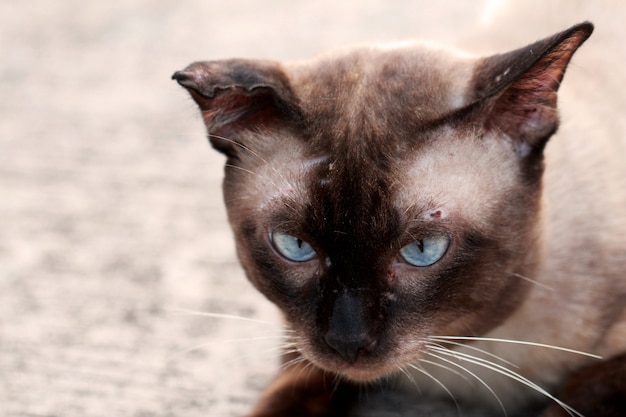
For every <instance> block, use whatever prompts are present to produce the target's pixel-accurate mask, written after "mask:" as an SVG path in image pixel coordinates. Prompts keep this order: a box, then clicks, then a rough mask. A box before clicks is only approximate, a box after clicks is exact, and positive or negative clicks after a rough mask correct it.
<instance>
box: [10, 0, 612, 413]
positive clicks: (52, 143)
mask: <svg viewBox="0 0 626 417" xmlns="http://www.w3.org/2000/svg"><path fill="white" fill-rule="evenodd" d="M540 3H541V4H542V6H541V8H538V9H536V8H532V10H531V11H526V12H524V13H525V14H524V13H520V14H519V15H516V17H515V19H513V20H515V22H516V23H515V24H511V20H509V21H508V22H509V23H508V24H507V25H498V21H497V19H496V21H494V20H493V19H490V18H491V17H493V16H496V17H497V16H499V14H498V12H497V10H495V9H494V10H495V11H494V12H493V13H492V12H491V10H492V9H489V8H487V6H496V5H497V4H499V2H497V1H486V2H478V1H477V2H465V1H454V2H434V1H409V0H405V1H394V2H388V1H383V0H380V1H376V0H359V1H344V2H341V1H336V0H317V1H314V2H313V1H311V2H299V1H291V0H271V1H253V0H230V1H216V0H208V1H201V0H193V1H187V2H169V1H164V0H124V1H122V0H109V1H100V2H86V1H79V0H58V1H49V0H29V1H3V2H1V3H0V416H21V417H26V416H29V417H35V416H36V417H44V416H45V417H53V416H54V417H74V416H80V417H96V416H130V417H148V416H159V417H164V416H184V417H194V416H220V417H222V416H240V415H242V414H243V413H245V411H246V410H247V409H248V408H249V406H250V404H251V402H252V401H253V399H254V398H255V396H256V395H257V394H258V391H259V390H260V389H261V388H262V387H263V385H264V384H265V383H266V381H267V380H268V378H269V377H270V376H271V374H272V372H273V370H274V369H275V367H276V359H277V352H276V350H275V347H276V345H277V342H276V339H272V338H271V336H277V335H279V334H280V326H279V324H278V322H279V321H278V315H277V313H276V311H275V310H274V308H273V307H272V306H271V305H270V304H269V303H268V302H266V301H265V300H264V299H262V297H261V296H260V295H258V294H257V293H256V292H255V291H254V290H253V289H252V288H251V286H250V285H249V284H248V283H247V282H246V280H245V278H244V277H243V274H242V272H241V271H240V269H239V266H238V265H237V263H236V260H235V256H234V250H233V244H232V240H231V236H230V231H229V230H228V228H227V225H226V222H225V215H224V210H223V208H222V202H221V195H220V178H221V172H222V168H221V166H222V163H223V160H222V158H221V156H220V155H218V154H216V153H214V152H213V151H211V150H210V148H209V147H208V146H207V144H206V141H205V140H204V130H203V126H202V123H201V120H200V118H199V115H198V114H197V112H196V108H195V106H194V104H193V103H192V101H191V100H190V99H189V98H188V96H187V95H186V94H185V92H184V91H182V89H180V88H179V87H178V86H177V85H176V84H175V83H173V82H172V81H171V80H170V79H169V77H170V75H171V73H172V72H173V71H175V70H177V69H181V68H182V67H184V66H186V65H187V64H188V63H190V62H192V61H194V60H198V59H216V58H225V57H231V56H241V57H266V58H275V59H303V58H307V57H309V56H311V55H314V54H316V53H318V52H320V51H322V50H324V49H327V48H329V47H332V46H339V45H344V44H346V43H354V42H365V41H386V40H397V39H413V38H428V39H433V40H436V41H440V42H456V43H460V44H465V43H478V41H481V42H480V43H481V44H482V45H487V46H489V44H491V50H494V49H495V48H496V47H500V46H506V47H514V46H521V45H522V44H524V43H526V42H527V41H528V42H530V41H532V40H534V39H536V38H538V37H540V36H543V35H548V34H550V33H551V32H552V31H554V30H558V29H562V28H565V27H567V26H569V25H570V24H571V23H575V22H577V21H580V20H582V19H583V18H593V17H594V16H589V14H588V13H591V14H595V15H598V16H599V17H598V18H599V19H605V20H611V19H615V20H621V17H619V16H620V14H621V16H622V17H623V15H624V14H623V7H620V6H619V5H618V3H617V2H607V3H606V5H605V7H602V6H596V7H593V6H583V4H584V3H580V2H577V1H571V2H566V4H567V7H568V8H569V9H570V10H571V11H573V13H571V14H568V15H567V16H565V17H564V16H562V13H561V12H560V10H561V9H560V8H559V6H554V5H551V4H550V3H546V2H540ZM594 4H598V3H596V2H594ZM611 7H617V9H615V8H614V9H613V10H617V11H616V12H608V11H607V10H610V8H611ZM500 13H502V12H500ZM611 15H613V16H611ZM498 26H506V31H505V30H503V28H498ZM494 28H496V29H494ZM490 30H498V32H496V33H499V35H498V36H495V37H489V36H485V34H486V33H494V32H489V31H490ZM618 33H619V34H620V36H622V35H623V33H624V31H623V30H621V32H618ZM508 35H511V39H514V40H515V41H516V42H517V41H519V42H520V43H511V42H512V40H511V41H510V42H509V41H508V38H507V36H508ZM602 36H604V39H613V38H614V37H615V36H616V35H615V34H613V33H607V32H605V33H604V35H602V34H601V35H600V39H602ZM621 39H622V41H623V39H624V38H623V37H622V38H621ZM470 40H471V41H472V42H469V41H470ZM475 41H476V42H475ZM483 41H484V42H483ZM507 42H508V43H507ZM620 42H621V41H620ZM619 64H620V65H621V68H622V70H621V71H622V73H623V72H624V71H623V68H624V67H623V61H620V62H619ZM189 311H195V312H212V313H222V314H228V315H236V316H243V317H250V318H254V319H259V320H267V321H268V322H269V323H259V322H246V321H242V320H236V319H228V318H223V319H215V318H209V317H203V316H201V315H197V314H192V313H190V312H189ZM246 338H248V340H242V339H246Z"/></svg>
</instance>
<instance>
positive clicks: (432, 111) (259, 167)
mask: <svg viewBox="0 0 626 417" xmlns="http://www.w3.org/2000/svg"><path fill="white" fill-rule="evenodd" d="M591 31H592V26H591V24H588V23H585V24H582V25H578V26H575V27H573V28H571V29H569V30H567V31H564V32H562V33H559V34H556V35H554V36H552V37H550V38H547V39H544V40H542V41H539V42H536V43H534V44H532V45H529V46H527V47H525V48H522V49H518V50H515V51H512V52H510V53H506V54H501V55H495V56H491V57H487V58H472V57H468V56H462V55H459V54H456V53H450V52H446V51H441V50H435V49H431V48H428V47H425V46H419V45H404V46H399V47H394V48H381V47H368V48H357V49H353V50H348V51H343V52H341V53H337V54H334V55H329V56H326V57H323V58H320V59H318V60H314V61H311V62H306V63H295V64H281V63H276V62H268V61H250V60H228V61H214V62H199V63H195V64H192V65H190V66H189V67H188V68H187V69H185V70H184V71H180V72H177V73H176V74H175V75H174V78H175V79H176V80H177V81H178V82H179V83H180V84H181V85H183V86H184V87H186V88H187V89H188V90H189V92H190V93H191V95H192V96H193V98H194V99H195V101H196V102H197V103H198V105H199V107H200V109H201V110H202V115H203V118H204V121H205V123H206V125H207V127H208V132H209V139H210V141H211V143H212V144H213V146H214V147H215V148H216V149H217V150H219V151H220V152H222V153H224V154H225V155H226V156H227V158H228V160H227V164H226V168H225V179H224V197H225V202H226V206H227V209H228V215H229V220H230V223H231V225H232V228H233V230H234V234H235V237H236V242H237V249H238V254H239V257H240V259H241V262H242V264H243V266H244V268H245V270H246V273H247V275H248V277H249V279H250V280H251V281H252V283H253V284H254V285H255V286H256V287H257V288H258V289H259V290H260V291H261V292H262V293H263V294H265V295H266V296H267V297H268V298H269V299H270V300H272V301H273V302H274V303H276V304H277V305H278V306H279V307H280V309H281V310H282V311H283V312H284V315H285V317H286V320H287V323H288V325H289V328H290V329H291V330H292V331H293V335H294V336H293V341H294V343H296V345H297V348H298V350H299V351H300V352H301V353H302V355H304V356H305V357H306V358H307V359H309V360H310V361H312V362H314V363H315V364H317V365H318V366H320V367H322V368H324V369H327V370H330V371H333V372H337V373H339V374H342V375H344V376H347V377H349V378H352V379H355V380H370V379H374V378H378V377H380V376H382V375H385V374H387V373H390V372H393V371H396V370H397V369H398V368H399V367H403V366H405V365H406V364H407V363H409V362H413V361H415V360H416V359H418V358H419V357H420V356H421V355H422V354H423V350H424V345H425V343H427V341H428V340H427V338H428V337H429V336H431V335H435V336H440V335H447V336H457V335H480V334H483V333H485V332H486V331H488V330H490V329H492V328H494V327H495V326H497V325H498V324H499V323H501V322H502V321H503V320H504V319H505V318H507V317H508V316H509V315H510V314H511V313H512V312H513V311H515V309H516V307H517V306H518V305H519V304H520V302H521V301H522V300H523V298H524V296H525V294H526V292H527V290H528V287H527V286H528V285H529V284H528V283H527V282H526V281H525V280H523V279H520V277H521V276H526V275H530V276H532V275H533V271H534V269H535V268H536V265H537V262H538V257H539V251H538V248H539V247H540V245H541V240H540V239H539V237H538V223H539V213H540V203H541V198H540V196H541V175H542V171H543V148H544V145H545V144H546V142H547V141H548V139H549V137H550V136H551V135H552V134H553V133H554V132H555V131H556V129H557V126H558V115H557V109H556V101H557V97H556V92H557V89H558V87H559V84H560V82H561V79H562V77H563V74H564V71H565V68H566V66H567V64H568V63H569V60H570V58H571V57H572V54H573V53H574V52H575V50H576V49H577V48H578V47H579V46H580V45H581V44H582V43H583V42H584V41H585V40H586V39H587V37H588V36H589V35H590V34H591Z"/></svg>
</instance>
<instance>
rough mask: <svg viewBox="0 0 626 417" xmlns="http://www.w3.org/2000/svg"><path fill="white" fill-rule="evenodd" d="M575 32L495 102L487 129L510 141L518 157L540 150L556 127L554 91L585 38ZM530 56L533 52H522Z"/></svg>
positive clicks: (552, 48) (515, 81)
mask: <svg viewBox="0 0 626 417" xmlns="http://www.w3.org/2000/svg"><path fill="white" fill-rule="evenodd" d="M588 35H589V33H587V32H586V31H582V30H581V31H574V32H573V33H572V34H570V36H569V37H567V38H565V39H564V40H562V41H561V42H560V43H558V44H556V45H554V46H552V47H551V49H549V50H548V51H547V52H545V54H544V55H543V56H542V57H541V58H540V59H539V60H538V61H537V62H535V63H534V64H533V65H532V66H531V67H530V68H529V69H528V70H527V71H525V72H524V73H522V74H521V75H520V76H519V77H518V78H517V79H515V80H514V81H513V82H512V83H511V84H510V85H509V86H508V87H507V88H506V89H505V90H504V92H503V93H502V94H501V95H500V96H499V97H498V98H497V99H496V101H495V103H494V106H493V108H492V112H491V116H490V120H489V122H488V126H491V127H495V128H497V129H498V130H500V131H502V132H504V133H506V134H507V135H508V136H509V137H511V138H512V139H513V140H514V142H515V144H516V150H517V151H518V153H519V154H520V156H525V155H527V154H528V153H529V152H530V151H531V149H533V148H541V147H542V146H543V144H545V141H546V140H547V139H548V138H549V137H550V136H551V135H552V134H553V133H554V132H555V130H556V128H557V126H558V112H557V90H558V89H559V86H560V83H561V80H562V79H563V75H564V74H565V70H566V68H567V65H568V63H569V61H570V60H571V58H572V55H573V54H574V52H575V51H576V49H577V48H578V47H579V46H580V45H581V43H582V42H583V41H584V40H585V39H586V38H587V37H588ZM525 52H526V53H527V54H530V55H532V54H533V49H532V48H530V49H528V50H527V51H525Z"/></svg>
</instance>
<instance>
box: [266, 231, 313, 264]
mask: <svg viewBox="0 0 626 417" xmlns="http://www.w3.org/2000/svg"><path fill="white" fill-rule="evenodd" d="M270 239H271V241H272V243H273V244H274V247H275V248H276V250H277V251H278V253H280V254H281V255H282V256H284V257H285V258H287V259H289V260H290V261H294V262H306V261H310V260H311V259H313V258H314V257H315V255H316V253H315V251H314V250H313V248H312V247H311V245H309V244H308V243H306V242H305V241H304V240H302V239H300V238H297V237H295V236H291V235H288V234H287V233H281V232H272V233H271V234H270Z"/></svg>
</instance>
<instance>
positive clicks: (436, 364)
mask: <svg viewBox="0 0 626 417" xmlns="http://www.w3.org/2000/svg"><path fill="white" fill-rule="evenodd" d="M429 354H430V353H429ZM430 355H431V356H435V355H434V354H430ZM435 357H436V356H435ZM441 360H443V359H441ZM419 361H420V362H423V363H427V364H429V365H433V366H437V367H439V368H442V369H445V370H446V371H448V372H450V373H453V374H455V375H457V376H458V377H459V378H462V379H464V380H465V381H467V382H468V383H469V382H470V380H469V379H468V378H467V377H466V376H465V375H463V374H462V373H460V372H459V371H457V370H456V369H452V368H451V367H449V366H446V365H444V364H443V363H439V362H435V361H430V360H428V359H424V358H420V360H419ZM446 362H447V361H446Z"/></svg>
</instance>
